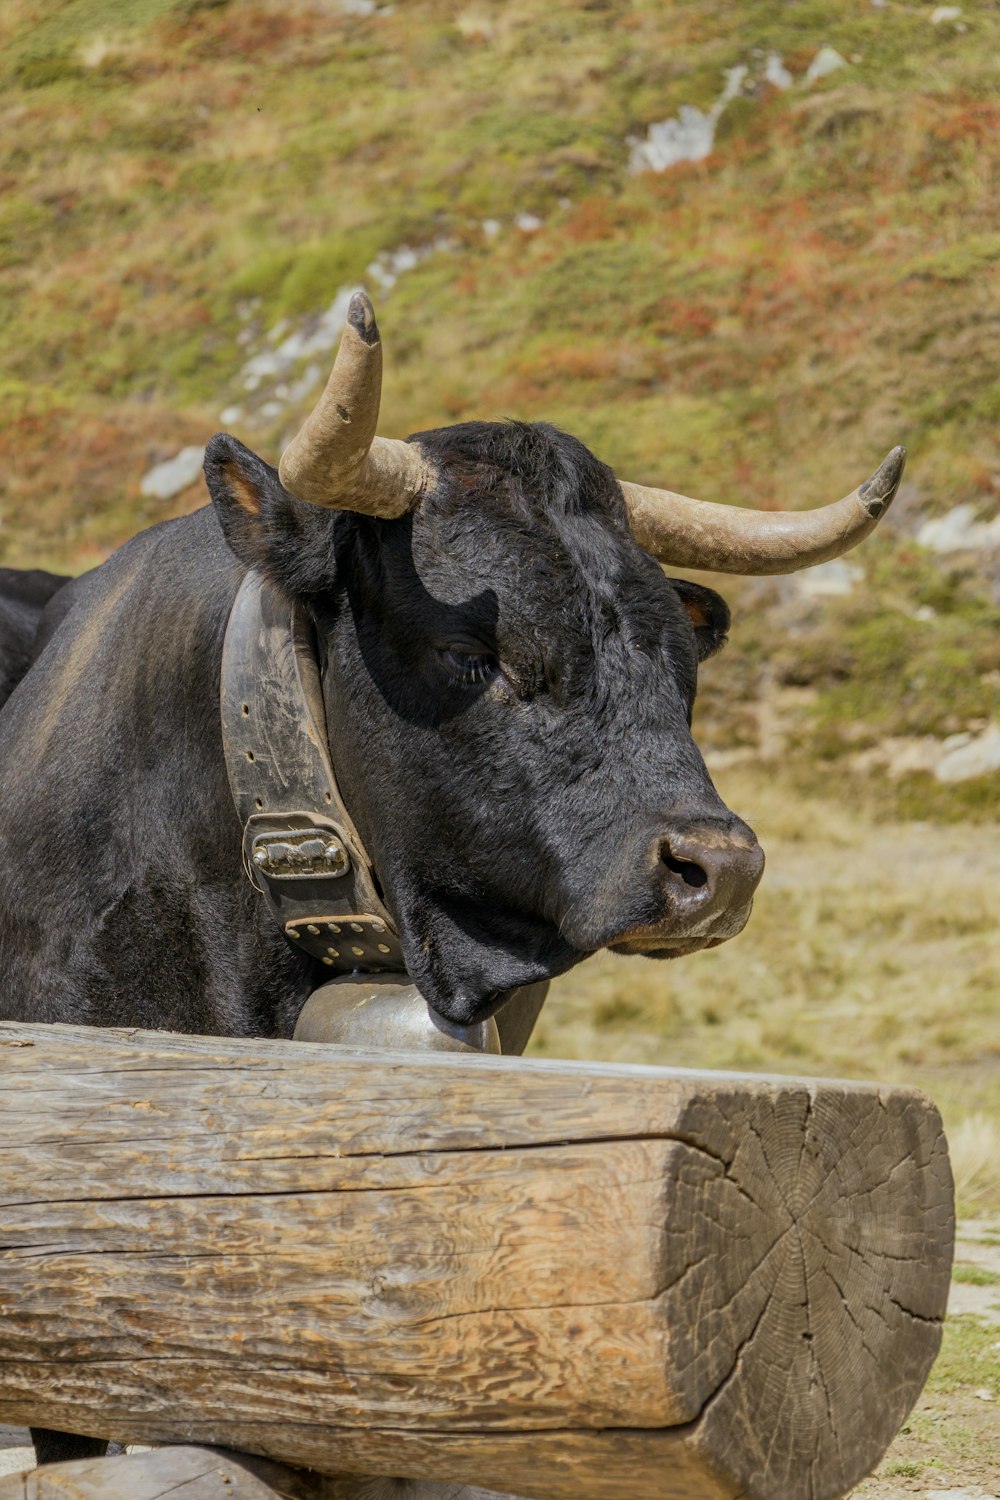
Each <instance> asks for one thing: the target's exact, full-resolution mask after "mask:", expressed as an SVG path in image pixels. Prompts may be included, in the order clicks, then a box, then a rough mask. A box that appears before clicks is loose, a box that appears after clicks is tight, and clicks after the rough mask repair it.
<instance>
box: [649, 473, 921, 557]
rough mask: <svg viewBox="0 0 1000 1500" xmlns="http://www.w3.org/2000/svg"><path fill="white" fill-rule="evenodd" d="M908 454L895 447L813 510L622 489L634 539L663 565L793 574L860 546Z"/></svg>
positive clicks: (886, 506) (886, 505)
mask: <svg viewBox="0 0 1000 1500" xmlns="http://www.w3.org/2000/svg"><path fill="white" fill-rule="evenodd" d="M905 462H906V449H905V448H893V450H892V452H891V453H889V454H887V455H886V457H885V458H884V459H883V460H882V462H881V464H879V466H878V468H877V469H876V470H875V473H874V474H873V475H872V477H871V478H870V479H867V480H866V481H865V483H864V484H862V485H859V486H858V488H857V489H856V490H852V492H851V493H850V494H849V495H845V496H844V499H843V500H837V501H836V502H835V503H834V504H832V505H824V506H820V508H819V509H817V510H802V511H795V510H777V511H766V510H765V511H761V510H743V509H741V508H740V507H739V506H736V505H715V504H712V503H711V502H710V501H705V500H691V499H689V498H688V496H687V495H675V494H673V493H672V492H671V491H670V490H657V489H648V488H647V487H646V486H645V485H643V484H622V486H621V489H622V494H623V495H624V496H625V505H626V507H627V509H628V513H629V522H630V524H631V527H632V534H633V536H634V537H635V539H636V541H637V542H638V543H639V544H640V546H642V547H645V549H646V551H647V552H651V553H652V554H653V556H654V557H657V558H659V560H660V562H664V563H671V564H672V565H673V566H674V567H677V568H707V569H711V570H712V571H714V572H718V573H757V574H760V573H794V572H796V570H797V569H799V568H809V567H812V566H813V564H814V563H821V562H827V561H829V559H830V558H831V557H839V556H840V554H841V553H842V552H847V551H848V549H849V548H851V547H855V546H857V544H858V542H860V541H862V540H863V539H864V538H865V537H866V536H867V535H868V533H869V532H870V531H873V530H874V528H875V526H876V525H877V524H878V522H879V521H880V520H881V518H882V516H884V515H885V513H886V511H887V510H888V509H889V505H890V503H891V502H892V498H893V496H894V495H895V493H896V490H897V489H898V488H899V481H900V479H901V478H902V474H903V465H904V463H905Z"/></svg>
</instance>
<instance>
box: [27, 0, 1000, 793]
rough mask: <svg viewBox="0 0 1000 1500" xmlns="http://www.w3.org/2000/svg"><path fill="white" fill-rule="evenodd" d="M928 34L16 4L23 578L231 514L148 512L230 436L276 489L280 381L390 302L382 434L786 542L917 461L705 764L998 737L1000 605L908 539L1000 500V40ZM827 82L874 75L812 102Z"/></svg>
mask: <svg viewBox="0 0 1000 1500" xmlns="http://www.w3.org/2000/svg"><path fill="white" fill-rule="evenodd" d="M366 10H370V11H372V12H373V13H372V14H354V13H353V12H355V11H366ZM934 14H935V12H934V10H933V8H932V7H931V6H930V5H902V4H895V3H887V4H884V5H880V6H874V5H872V4H870V3H869V0H852V3H844V4H841V5H839V6H819V5H815V4H811V3H792V4H782V5H778V4H774V3H771V4H764V3H741V4H740V5H728V6H718V7H706V6H703V5H700V4H673V5H671V4H664V3H662V0H590V3H582V0H577V3H573V4H569V3H565V0H551V3H548V4H546V5H544V6H543V5H540V4H539V3H538V0H505V3H504V4H502V5H501V4H488V3H486V0H472V3H468V0H466V3H462V0H406V3H405V4H400V5H397V6H396V7H395V8H392V7H379V8H375V6H373V5H372V4H371V3H370V0H348V3H347V4H343V3H341V0H292V3H289V0H231V3H228V4H226V3H222V4H220V3H217V0H129V3H127V4H122V3H116V0H70V3H57V0H7V4H6V5H5V6H4V8H3V11H2V14H0V82H2V87H3V104H2V113H0V142H2V146H0V150H2V165H0V285H2V297H0V323H2V349H3V354H2V372H0V401H2V403H3V421H2V442H3V444H4V452H3V454H2V455H0V457H2V459H3V462H2V465H0V472H2V479H0V483H2V484H3V486H4V492H3V494H2V497H0V507H2V508H0V560H3V561H7V562H9V563H26V562H29V561H30V562H35V561H41V562H46V563H49V564H50V565H51V564H55V565H60V566H68V567H72V568H79V567H81V566H84V565H86V564H89V563H90V562H92V561H94V560H95V559H97V558H99V557H100V556H102V555H103V554H104V553H105V552H106V551H107V549H109V548H110V547H112V546H114V545H115V544H116V543H117V542H119V541H120V540H122V539H123V538H124V537H125V536H127V535H129V534H130V533H131V532H132V531H134V530H135V529H137V528H138V527H139V526H141V525H143V524H145V523H147V522H149V521H151V520H153V519H157V518H158V517H159V516H160V515H162V514H165V513H169V512H172V511H176V510H177V509H185V508H190V507H191V506H193V505H195V504H197V503H200V500H201V498H202V496H201V492H200V489H199V487H198V486H197V485H196V486H195V487H194V488H192V489H190V490H189V491H187V492H185V493H184V494H183V495H182V496H181V497H180V498H179V499H174V500H171V501H170V502H163V501H157V500H155V499H149V498H147V497H144V496H142V495H141V494H140V492H139V483H140V479H141V476H142V475H143V473H144V472H145V471H146V470H148V469H149V467H150V466H151V465H152V464H154V463H155V462H157V461H159V460H161V459H165V458H168V457H169V456H171V455H172V454H173V453H175V452H176V451H177V450H178V449H179V448H181V447H183V446H184V445H186V444H197V443H201V442H204V440H205V438H206V437H207V436H208V435H209V434H210V433H211V432H212V431H214V430H215V429H216V428H217V427H219V426H220V425H221V419H220V413H221V412H222V411H226V413H227V418H228V422H227V425H229V426H230V427H231V428H232V429H233V430H235V431H236V432H237V433H238V435H240V436H242V437H243V438H244V439H245V440H247V441H249V442H251V443H252V444H253V445H254V446H256V447H257V448H258V449H259V450H260V451H262V452H264V453H265V454H266V455H268V456H270V457H272V458H273V457H274V456H275V455H276V454H277V452H278V451H279V450H280V446H281V443H282V440H283V439H284V438H285V437H287V435H288V433H289V432H290V431H291V430H292V429H293V427H294V424H295V418H296V417H297V416H298V415H299V414H300V413H301V411H302V409H303V408H304V406H305V404H306V402H307V401H308V391H307V390H306V387H308V386H310V382H311V383H312V385H313V386H314V385H315V381H316V380H317V379H318V378H319V371H320V369H321V368H322V367H325V366H326V364H327V363H328V359H329V353H328V352H327V351H326V350H323V351H322V352H321V354H320V355H319V356H315V355H313V356H306V357H303V358H302V359H300V360H299V361H298V362H297V363H295V364H294V367H293V368H292V369H291V370H290V371H287V372H285V376H286V377H287V378H285V376H283V378H282V380H280V381H278V380H276V379H271V380H270V381H268V380H267V379H265V380H264V381H263V382H262V385H261V387H260V388H258V390H257V392H256V393H254V392H249V393H248V392H247V391H246V390H245V389H244V384H245V371H244V366H245V364H246V362H247V360H248V359H249V358H252V357H253V356H255V355H259V354H260V353H261V352H264V353H265V354H267V353H268V351H272V352H273V350H274V349H275V348H276V347H277V346H278V345H279V344H280V343H281V340H282V338H284V337H287V335H288V332H289V331H292V332H295V331H298V330H300V329H304V330H305V331H306V332H308V331H309V330H310V328H312V327H314V325H315V322H316V319H317V317H318V315H319V314H321V313H322V311H323V310H324V309H325V308H326V307H327V306H328V304H329V303H330V301H331V299H332V297H333V296H334V294H335V292H336V291H337V290H338V288H340V287H342V286H344V285H346V284H349V283H351V282H355V281H358V280H364V281H366V282H367V284H368V285H369V287H370V289H371V290H372V292H373V293H374V295H375V296H376V301H377V304H378V307H379V314H380V320H381V323H382V326H383V330H384V337H385V342H386V348H387V352H388V372H387V379H386V390H385V397H384V403H383V423H382V425H383V429H384V430H385V431H387V432H393V433H405V432H407V431H413V430H416V429H419V428H420V427H422V426H428V425H437V424H439V423H441V422H443V421H450V420H456V419H461V418H464V417H471V416H503V415H513V416H519V417H528V418H542V417H543V418H546V419H548V420H552V421H555V422H557V423H560V424H562V425H564V426H565V427H567V428H569V429H570V430H572V431H574V432H576V433H578V434H579V435H580V436H581V437H582V438H584V439H585V440H586V441H587V442H589V443H590V444H591V445H592V446H593V447H594V448H595V449H596V450H597V451H598V452H599V453H600V454H601V456H602V457H604V458H606V459H607V460H608V461H609V462H611V463H612V464H613V465H614V466H615V467H616V469H617V470H618V471H619V472H620V473H622V474H623V475H626V476H628V477H631V478H633V479H637V480H648V481H654V482H660V483H663V484H666V485H669V486H670V487H672V488H676V489H682V490H687V491H688V492H689V493H690V492H693V493H695V494H698V495H702V496H705V497H710V498H721V499H727V500H730V501H733V502H734V503H737V504H749V505H761V506H774V505H781V504H788V503H791V504H806V503H817V502H818V501H821V500H826V499H828V498H834V497H835V496H836V495H838V494H840V493H843V492H846V491H847V490H848V489H850V488H852V487H853V486H854V484H856V483H857V482H859V481H860V480H861V479H862V478H864V477H865V476H866V475H867V474H868V473H869V472H870V471H871V470H872V469H873V468H874V466H875V464H876V463H877V461H878V460H879V459H880V458H881V456H882V454H883V453H884V452H885V451H886V450H887V449H888V448H889V447H890V446H892V444H894V443H895V442H898V441H902V442H905V443H906V444H907V446H908V447H909V449H910V452H911V455H912V457H911V463H910V469H909V471H908V478H907V487H906V489H905V491H904V493H903V496H902V497H901V501H900V504H899V506H898V509H899V511H900V513H901V514H900V523H899V525H897V529H896V531H895V533H894V534H891V535H888V536H885V537H883V538H882V539H881V540H880V542H879V543H878V544H870V546H869V548H868V549H867V550H866V552H865V554H864V556H863V558H862V561H861V566H863V567H864V568H865V570H866V573H867V577H866V579H865V580H864V582H863V584H862V585H861V586H860V587H855V589H854V590H853V591H852V592H851V593H850V595H848V596H845V597H843V598H840V599H837V600H836V601H834V602H828V603H824V604H823V605H822V607H816V606H815V605H811V606H809V607H800V608H795V607H793V606H794V604H795V598H796V596H795V595H794V593H791V594H790V593H789V586H788V585H768V586H767V587H766V588H763V589H762V588H761V587H760V586H756V587H755V588H753V589H749V590H748V589H747V588H745V587H744V586H742V585H740V584H735V585H734V584H732V583H730V584H729V585H728V588H727V591H728V593H729V594H730V596H731V597H733V598H734V600H735V602H736V604H737V606H738V608H739V609H740V617H739V625H738V628H737V630H736V631H735V632H734V639H733V646H732V648H731V650H730V653H729V656H728V659H725V660H724V661H723V662H722V663H720V664H719V667H718V669H717V670H715V671H713V672H712V673H710V674H706V695H707V697H706V712H705V714H704V716H703V717H704V724H705V729H704V733H706V734H707V736H708V737H709V740H710V741H711V740H712V739H713V738H714V740H715V742H716V743H717V744H719V745H723V744H724V745H725V746H726V747H728V748H733V747H739V746H740V745H744V746H747V747H750V748H754V747H758V741H759V732H758V724H757V709H756V705H757V704H758V702H759V701H760V699H761V698H762V696H765V697H766V696H767V695H768V694H774V693H778V694H781V693H782V692H784V690H785V689H788V688H791V689H793V690H796V691H797V692H798V698H797V699H796V694H795V692H793V693H792V694H791V696H790V697H789V695H788V694H787V693H785V700H784V701H786V702H791V703H793V704H794V711H793V712H792V715H791V719H792V722H791V725H790V732H789V733H788V734H787V735H786V736H785V743H784V744H783V746H782V750H783V755H784V756H785V758H788V759H791V760H792V761H797V762H799V763H800V764H801V765H802V766H804V767H806V768H807V780H808V779H810V777H811V770H810V769H809V768H812V767H814V766H815V764H816V762H817V760H818V759H819V760H823V761H826V760H837V759H840V758H843V757H845V756H848V755H849V756H851V757H855V758H856V757H857V755H858V753H859V752H860V751H861V750H863V749H864V748H865V747H866V746H870V745H872V744H876V743H878V742H879V740H880V739H881V738H884V737H885V736H899V735H903V736H919V735H939V736H940V735H944V734H949V733H955V732H958V731H961V730H964V729H967V728H969V727H970V726H971V727H972V728H973V729H975V728H976V727H980V726H981V725H982V723H983V722H984V721H986V720H989V719H990V718H991V717H992V716H994V715H996V714H998V713H1000V630H998V626H1000V611H998V610H997V608H996V607H995V604H994V603H993V602H991V600H990V598H989V584H990V578H989V570H988V569H987V570H986V573H985V575H983V574H982V572H981V571H980V573H979V574H977V573H975V572H974V573H973V574H972V575H971V576H969V575H968V569H967V568H965V567H964V561H965V560H964V559H963V569H959V571H958V573H957V575H956V570H955V568H954V566H951V567H949V568H947V569H946V568H944V567H943V566H942V565H941V563H940V562H939V561H935V560H932V559H929V558H928V557H926V556H923V555H921V554H920V552H919V550H918V549H916V548H915V547H914V545H913V534H914V530H915V526H916V521H917V520H920V519H923V518H926V517H927V516H933V515H935V514H937V513H940V512H943V511H946V510H947V509H949V508H950V507H952V506H954V505H956V504H959V503H966V504H969V505H971V506H972V507H973V508H974V513H975V515H976V516H979V517H981V518H982V519H984V520H989V519H991V518H992V517H993V516H994V515H995V513H996V510H997V501H998V496H1000V446H998V436H997V432H998V418H1000V380H998V370H997V362H996V348H997V347H998V344H1000V290H998V269H997V268H998V264H1000V209H998V205H1000V168H998V164H1000V96H998V94H997V89H996V59H997V54H998V48H1000V11H998V10H997V9H996V7H987V6H977V7H976V8H975V9H969V10H967V11H965V12H963V14H962V17H961V18H960V19H958V20H957V21H956V20H955V19H950V20H946V21H944V22H941V21H939V22H938V23H937V24H935V23H934V22H933V20H932V16H933V15H934ZM824 47H825V48H833V49H835V50H836V52H837V54H838V55H839V58H840V59H841V61H842V63H843V65H842V66H840V67H837V68H836V69H835V70H834V71H832V72H830V73H829V74H827V75H826V76H825V77H821V78H819V79H813V78H811V77H810V71H809V70H810V65H811V64H815V60H816V57H817V54H818V53H819V52H820V50H821V49H822V48H824ZM776 59H777V60H780V67H779V72H778V74H777V75H776V73H775V60H776ZM736 67H742V68H744V69H745V74H744V76H743V80H742V86H741V88H740V90H739V92H738V94H737V96H736V97H734V98H732V99H731V100H730V101H729V102H728V103H726V104H725V107H724V108H721V109H719V108H718V106H717V113H718V122H717V129H716V135H715V143H714V150H712V152H711V153H710V154H709V155H708V156H707V157H705V158H704V159H703V160H700V161H697V162H682V163H681V164H679V165H677V166H674V167H672V168H671V169H669V170H667V171H664V172H661V173H657V172H653V171H645V172H641V173H636V172H633V171H631V170H630V157H631V156H632V154H633V146H632V145H630V141H631V142H635V141H637V140H641V139H642V138H643V137H644V136H645V133H646V130H647V128H648V126H649V125H650V123H651V122H654V121H659V120H664V119H667V118H671V117H676V116H677V114H678V111H679V110H680V109H682V108H683V107H684V106H695V107H697V108H700V109H701V110H703V111H708V110H709V109H710V108H711V106H712V104H713V103H714V102H716V101H719V99H720V95H721V92H722V88H723V81H724V76H725V73H726V70H727V69H732V68H736ZM775 76H779V77H780V78H781V81H782V86H781V87H779V86H776V85H775V84H774V83H772V82H770V81H769V79H770V78H773V77H775ZM519 220H520V223H521V224H523V225H525V226H529V227H518V221H519ZM401 247H408V248H409V249H411V250H413V251H414V252H415V254H414V256H413V257H412V259H413V260H415V261H416V262H417V263H416V264H415V266H413V268H412V269H409V270H407V271H406V272H405V274H402V275H400V276H399V279H398V282H397V284H396V285H394V286H393V287H392V288H391V290H389V291H385V290H383V289H382V282H383V281H384V277H379V276H373V274H372V273H371V272H370V271H369V270H368V269H367V268H369V267H370V266H371V264H372V262H373V261H377V259H378V257H380V256H382V257H383V258H384V257H386V256H389V255H391V254H392V253H394V252H397V251H399V249H400V248H401ZM387 263H388V262H387V261H386V260H385V259H383V261H382V264H383V266H384V265H386V264H387ZM274 330H277V331H274ZM327 342H329V340H328V341H327ZM303 377H304V378H303ZM275 392H277V399H275ZM789 610H791V615H790V617H789ZM800 690H806V691H805V692H804V693H803V692H802V691H800ZM872 775H874V776H875V779H876V785H877V792H878V794H877V796H876V798H875V799H874V803H873V807H874V810H875V811H876V813H877V814H878V815H885V814H886V813H893V814H900V813H901V814H902V815H904V816H910V815H914V814H917V815H926V814H928V813H930V815H932V816H951V817H953V816H969V815H978V816H981V815H983V813H984V812H986V811H988V810H989V808H990V807H991V805H992V804H991V792H992V786H991V783H990V781H989V780H987V781H982V779H980V780H978V781H976V782H973V783H968V784H963V785H961V786H960V787H959V788H957V789H956V788H950V787H941V786H939V785H938V784H936V783H934V782H933V781H932V779H931V778H930V776H929V775H928V774H927V773H926V772H924V773H922V774H921V773H917V774H915V775H914V776H911V777H909V778H906V777H904V778H902V782H897V781H893V782H891V783H890V782H888V781H886V780H885V778H884V777H883V776H882V774H881V772H880V771H879V770H878V769H877V767H876V768H875V769H874V771H872V770H871V769H870V768H869V771H868V772H867V773H866V777H865V780H866V781H867V782H869V783H870V781H871V778H872Z"/></svg>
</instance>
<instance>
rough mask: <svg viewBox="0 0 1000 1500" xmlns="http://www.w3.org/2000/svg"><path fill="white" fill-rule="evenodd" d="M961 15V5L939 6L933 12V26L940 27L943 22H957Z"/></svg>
mask: <svg viewBox="0 0 1000 1500" xmlns="http://www.w3.org/2000/svg"><path fill="white" fill-rule="evenodd" d="M961 14H962V7H961V6H960V5H939V6H938V7H937V8H936V9H935V10H932V11H931V25H932V26H940V25H941V23H942V22H943V21H957V20H958V18H959V16H960V15H961Z"/></svg>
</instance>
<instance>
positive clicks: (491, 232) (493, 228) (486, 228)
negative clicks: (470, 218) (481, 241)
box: [482, 219, 500, 240]
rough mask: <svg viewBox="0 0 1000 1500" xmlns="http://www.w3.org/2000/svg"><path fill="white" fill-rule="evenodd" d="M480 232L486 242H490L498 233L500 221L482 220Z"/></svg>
mask: <svg viewBox="0 0 1000 1500" xmlns="http://www.w3.org/2000/svg"><path fill="white" fill-rule="evenodd" d="M482 230H483V233H484V234H485V236H486V238H487V239H488V240H492V239H493V238H494V237H495V236H496V235H498V234H499V233H500V220H499V219H484V220H483V223H482Z"/></svg>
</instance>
